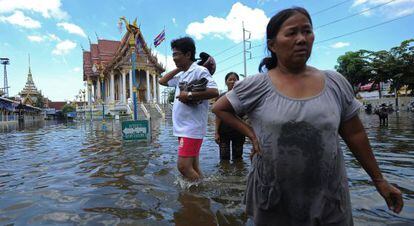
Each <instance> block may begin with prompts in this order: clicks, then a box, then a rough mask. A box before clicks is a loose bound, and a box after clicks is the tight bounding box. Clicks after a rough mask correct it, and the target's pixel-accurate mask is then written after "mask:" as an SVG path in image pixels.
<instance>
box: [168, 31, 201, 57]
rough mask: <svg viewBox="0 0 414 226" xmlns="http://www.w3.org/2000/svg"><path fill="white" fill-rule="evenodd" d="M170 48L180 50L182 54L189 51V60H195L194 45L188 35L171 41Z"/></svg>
mask: <svg viewBox="0 0 414 226" xmlns="http://www.w3.org/2000/svg"><path fill="white" fill-rule="evenodd" d="M171 49H177V50H180V51H181V52H182V53H183V54H186V53H188V52H190V53H191V61H193V62H194V61H196V59H195V52H196V47H195V43H194V40H193V39H192V38H190V37H183V38H178V39H174V40H172V41H171Z"/></svg>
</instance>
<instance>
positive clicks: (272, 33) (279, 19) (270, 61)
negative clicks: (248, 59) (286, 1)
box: [259, 7, 312, 72]
mask: <svg viewBox="0 0 414 226" xmlns="http://www.w3.org/2000/svg"><path fill="white" fill-rule="evenodd" d="M297 13H301V14H303V15H305V16H306V17H307V18H308V20H309V22H310V24H311V25H312V19H311V17H310V15H309V13H308V11H307V10H306V9H304V8H302V7H292V8H288V9H284V10H282V11H280V12H278V13H277V14H276V15H274V16H273V17H272V18H271V19H270V20H269V23H268V24H267V27H266V36H267V40H271V39H273V38H274V37H276V35H277V34H278V33H279V30H280V28H281V27H282V24H283V23H284V22H285V21H286V20H287V19H289V18H290V17H292V16H293V15H295V14H297ZM267 50H268V51H269V52H270V57H265V58H263V60H262V62H260V65H259V72H263V66H265V67H266V68H267V70H270V69H273V68H275V67H277V56H276V53H274V52H272V50H270V48H269V46H267Z"/></svg>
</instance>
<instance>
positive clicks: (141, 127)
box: [122, 120, 150, 140]
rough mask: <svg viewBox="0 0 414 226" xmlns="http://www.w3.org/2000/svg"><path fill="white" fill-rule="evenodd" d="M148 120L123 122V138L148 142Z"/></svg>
mask: <svg viewBox="0 0 414 226" xmlns="http://www.w3.org/2000/svg"><path fill="white" fill-rule="evenodd" d="M149 136H150V134H149V125H148V120H137V121H123V122H122V138H123V139H124V140H146V139H149Z"/></svg>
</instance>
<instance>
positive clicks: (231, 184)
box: [0, 112, 414, 225]
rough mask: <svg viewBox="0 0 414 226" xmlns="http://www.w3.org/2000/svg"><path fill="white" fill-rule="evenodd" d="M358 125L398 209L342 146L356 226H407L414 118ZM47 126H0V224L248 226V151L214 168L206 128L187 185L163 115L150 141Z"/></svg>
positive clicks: (413, 209)
mask: <svg viewBox="0 0 414 226" xmlns="http://www.w3.org/2000/svg"><path fill="white" fill-rule="evenodd" d="M361 119H362V121H363V122H364V126H365V128H366V129H367V133H368V136H369V138H370V141H371V144H372V146H373V149H374V151H375V156H376V157H377V160H378V162H379V165H380V168H381V169H382V172H383V173H384V176H385V177H386V178H388V180H389V181H390V182H391V183H397V184H398V185H399V187H400V189H401V190H402V192H403V193H404V194H403V195H404V201H405V206H404V209H403V212H402V213H401V214H400V215H396V214H393V213H392V212H390V211H388V208H387V207H386V205H385V202H384V201H383V199H382V198H381V197H380V195H379V194H378V193H377V192H376V191H375V188H374V186H373V185H372V184H371V182H370V181H369V180H368V176H367V174H366V173H365V171H364V170H363V169H361V167H360V166H359V164H358V163H357V162H356V160H355V158H354V157H352V154H351V153H350V152H349V151H347V150H346V151H344V153H345V160H346V165H347V172H348V177H349V184H350V188H351V189H350V190H351V201H352V209H353V215H354V222H355V225H414V113H409V112H401V113H399V116H398V117H397V115H396V113H393V114H391V115H390V118H389V126H388V127H385V126H379V123H378V117H377V116H376V115H366V114H365V113H361ZM211 122H212V121H211ZM46 123H47V124H46V125H33V126H31V127H26V128H24V129H23V128H13V127H12V126H9V128H6V127H0V225H8V224H14V225H74V224H75V225H117V224H119V225H253V224H252V221H251V220H250V219H248V218H247V217H246V216H245V214H244V206H243V205H242V203H241V200H242V198H243V194H244V188H245V184H246V179H247V178H246V176H247V173H248V170H249V167H250V161H249V159H248V154H249V151H250V145H245V149H244V161H242V162H228V163H220V161H219V155H218V147H217V144H216V143H215V142H214V124H213V123H211V125H210V127H209V130H208V136H207V138H206V139H205V141H204V143H203V146H202V149H201V154H200V164H201V168H202V171H203V173H204V176H205V179H204V181H203V182H202V183H201V184H200V185H199V186H195V185H193V186H191V187H190V188H187V187H188V186H189V184H186V183H185V182H184V181H183V180H182V179H180V177H179V176H178V175H179V173H178V171H177V169H176V160H177V153H176V148H177V138H176V137H173V136H172V124H171V120H170V119H166V120H158V121H154V122H152V123H153V142H152V143H150V144H146V143H142V142H141V143H137V142H126V141H122V138H121V130H120V127H121V125H120V124H119V123H117V122H114V123H113V122H108V123H107V125H106V129H102V123H101V122H99V121H95V122H93V123H91V122H89V121H88V122H86V123H85V122H74V123H67V124H57V123H52V122H46Z"/></svg>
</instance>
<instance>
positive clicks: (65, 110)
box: [62, 104, 76, 115]
mask: <svg viewBox="0 0 414 226" xmlns="http://www.w3.org/2000/svg"><path fill="white" fill-rule="evenodd" d="M74 111H76V107H75V106H73V104H65V106H63V108H62V113H63V115H66V114H67V113H68V112H74Z"/></svg>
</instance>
